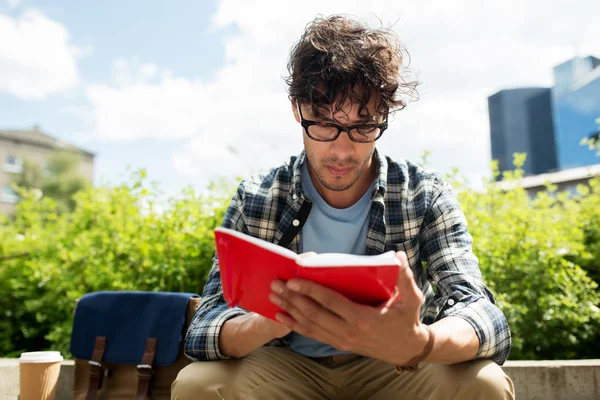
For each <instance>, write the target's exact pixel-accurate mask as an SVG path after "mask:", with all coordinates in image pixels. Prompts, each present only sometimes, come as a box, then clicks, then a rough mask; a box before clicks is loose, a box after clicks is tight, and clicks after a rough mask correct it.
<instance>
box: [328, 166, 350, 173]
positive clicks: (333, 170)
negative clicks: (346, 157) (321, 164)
mask: <svg viewBox="0 0 600 400" xmlns="http://www.w3.org/2000/svg"><path fill="white" fill-rule="evenodd" d="M327 169H328V170H329V172H331V173H332V174H333V175H344V174H346V173H347V172H348V171H350V170H351V169H352V167H351V166H347V167H338V166H334V165H328V166H327Z"/></svg>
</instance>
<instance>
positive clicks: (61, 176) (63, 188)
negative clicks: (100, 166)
mask: <svg viewBox="0 0 600 400" xmlns="http://www.w3.org/2000/svg"><path fill="white" fill-rule="evenodd" d="M80 163H81V159H80V156H79V155H77V154H75V153H73V152H70V151H61V152H57V153H55V154H54V155H53V156H52V157H51V158H50V160H49V161H48V175H49V176H48V177H47V178H46V179H45V180H44V183H43V185H42V192H43V194H44V195H45V196H48V197H51V198H53V199H54V200H55V201H56V202H57V203H58V207H59V211H60V212H68V211H73V209H74V208H75V200H74V198H73V195H74V194H75V193H77V192H79V191H81V190H84V189H86V188H87V187H88V186H89V183H88V182H87V180H86V179H85V178H84V177H83V176H81V175H79V173H78V171H77V169H78V167H79V165H80Z"/></svg>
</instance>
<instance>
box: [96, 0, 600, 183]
mask: <svg viewBox="0 0 600 400" xmlns="http://www.w3.org/2000/svg"><path fill="white" fill-rule="evenodd" d="M282 3H283V2H277V1H266V0H263V1H260V0H257V1H255V2H241V1H234V0H221V1H220V2H219V3H218V8H217V11H216V13H215V15H214V16H213V26H212V29H216V30H219V29H224V28H226V27H227V26H229V25H234V26H235V27H236V28H237V30H236V33H235V34H233V35H232V36H229V37H228V38H227V41H226V49H225V50H226V62H225V65H224V66H223V67H222V69H221V70H220V71H219V72H218V73H217V74H216V77H215V78H214V79H213V80H212V81H209V82H202V81H198V80H189V79H183V78H178V77H176V76H173V74H171V73H170V72H169V71H164V70H162V69H161V68H160V67H159V66H156V65H153V64H140V62H138V61H137V60H127V61H123V60H120V61H117V62H116V63H115V74H114V76H115V82H114V83H113V84H112V85H96V86H93V87H90V88H89V90H88V97H89V99H90V100H91V102H92V104H93V106H94V114H95V118H96V133H97V134H98V135H100V136H101V137H105V138H110V139H134V138H143V137H151V138H164V139H168V138H186V143H187V144H186V145H185V147H184V148H182V149H181V151H180V152H179V153H178V154H176V155H175V156H174V163H175V166H176V168H177V169H178V170H179V171H180V172H182V173H184V174H188V175H189V176H194V177H203V178H207V177H209V176H214V175H215V174H218V173H219V174H238V175H246V173H247V172H248V170H249V169H250V170H255V169H258V168H265V167H269V166H273V165H276V164H278V163H280V162H281V161H283V160H285V159H286V158H287V157H288V155H290V154H295V153H297V152H298V151H299V150H300V149H301V146H302V143H301V135H300V129H299V127H298V125H297V124H296V123H295V121H294V120H293V117H292V114H291V110H290V106H289V103H288V102H287V94H286V92H285V85H284V82H283V81H282V79H281V77H282V76H283V75H285V74H286V70H285V65H286V62H287V55H288V51H289V50H290V47H291V45H292V44H293V43H294V41H296V40H297V39H298V37H299V35H300V34H301V32H302V30H303V28H304V27H305V25H306V24H307V23H308V21H310V20H311V19H312V18H314V17H315V15H316V14H317V13H320V14H324V15H327V14H330V13H339V12H346V13H350V14H353V15H358V16H361V17H363V18H365V19H367V21H369V22H372V23H374V22H375V21H376V19H375V17H374V16H378V17H380V18H381V19H382V21H383V23H384V24H385V25H389V24H392V23H394V22H396V21H397V22H396V23H395V24H394V29H395V30H396V31H397V32H398V33H399V35H400V38H401V40H402V41H403V42H404V44H405V45H406V47H407V48H408V51H409V52H410V54H411V68H414V69H415V70H417V71H418V72H419V79H420V80H421V81H422V82H423V87H422V88H421V93H420V100H419V101H418V102H414V103H411V104H410V105H409V106H408V107H407V108H406V109H405V110H404V111H401V112H400V113H398V114H396V116H395V118H394V119H393V123H392V125H391V128H390V129H389V131H388V132H387V133H386V134H385V135H384V137H383V138H382V140H381V142H380V144H379V148H380V149H381V150H382V151H383V152H384V153H387V154H389V155H391V156H393V157H396V158H402V157H406V158H410V159H416V160H418V159H419V158H420V155H421V154H422V152H423V151H424V150H430V151H431V152H432V155H431V157H430V159H431V162H432V166H433V167H435V168H436V169H438V170H441V171H448V170H449V169H450V168H452V167H458V168H460V169H461V171H462V172H464V173H466V174H467V175H468V176H470V177H471V178H476V177H479V176H482V175H484V174H487V170H488V163H489V159H490V150H489V126H488V117H487V96H489V95H491V94H492V93H494V92H495V91H497V90H500V89H503V88H509V87H515V86H523V85H526V86H535V85H543V86H548V85H551V84H552V81H553V79H552V67H553V66H554V65H556V64H557V63H559V62H562V61H564V60H566V59H568V58H570V57H571V56H572V55H573V52H574V43H575V44H577V48H578V51H579V53H580V54H583V55H586V54H588V53H595V54H598V53H600V46H599V45H598V44H597V42H596V39H597V38H598V37H600V28H598V24H595V23H594V22H595V19H597V16H598V15H600V3H598V2H597V1H594V0H587V1H584V2H579V3H578V6H577V7H572V6H571V5H570V2H568V1H565V0H561V1H558V2H554V3H552V4H549V3H548V2H545V1H541V0H537V1H530V2H522V1H520V0H508V1H504V2H495V3H491V4H490V2H481V1H476V0H462V1H455V2H442V1H438V2H427V3H423V2H421V3H416V2H398V1H391V0H389V1H387V0H381V1H372V2H370V7H369V9H368V12H365V11H364V7H362V6H361V4H363V2H361V1H329V2H323V1H304V2H297V3H296V5H295V6H292V5H290V4H289V3H288V2H285V4H282Z"/></svg>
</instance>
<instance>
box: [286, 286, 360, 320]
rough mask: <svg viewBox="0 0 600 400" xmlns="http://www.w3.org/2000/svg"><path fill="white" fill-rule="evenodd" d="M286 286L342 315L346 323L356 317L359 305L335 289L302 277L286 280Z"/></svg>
mask: <svg viewBox="0 0 600 400" xmlns="http://www.w3.org/2000/svg"><path fill="white" fill-rule="evenodd" d="M287 287H288V289H290V290H292V291H294V292H296V293H300V294H303V295H305V296H308V297H310V298H311V299H313V300H314V301H316V302H317V303H319V304H320V305H321V306H323V307H324V308H326V309H327V310H329V311H331V312H333V313H335V314H337V315H339V316H340V317H342V319H344V320H345V321H346V322H348V323H351V321H352V320H353V319H354V318H355V317H356V311H357V307H359V305H358V304H356V303H354V302H352V301H350V300H349V299H348V298H347V297H345V296H343V295H342V294H340V293H338V292H336V291H335V290H331V289H329V288H326V287H325V286H322V285H319V284H318V283H314V282H311V281H307V280H304V279H291V280H289V281H288V282H287Z"/></svg>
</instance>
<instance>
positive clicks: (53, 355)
mask: <svg viewBox="0 0 600 400" xmlns="http://www.w3.org/2000/svg"><path fill="white" fill-rule="evenodd" d="M62 360H63V356H61V355H60V351H31V352H28V353H21V357H20V358H19V362H22V363H42V362H57V361H62Z"/></svg>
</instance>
